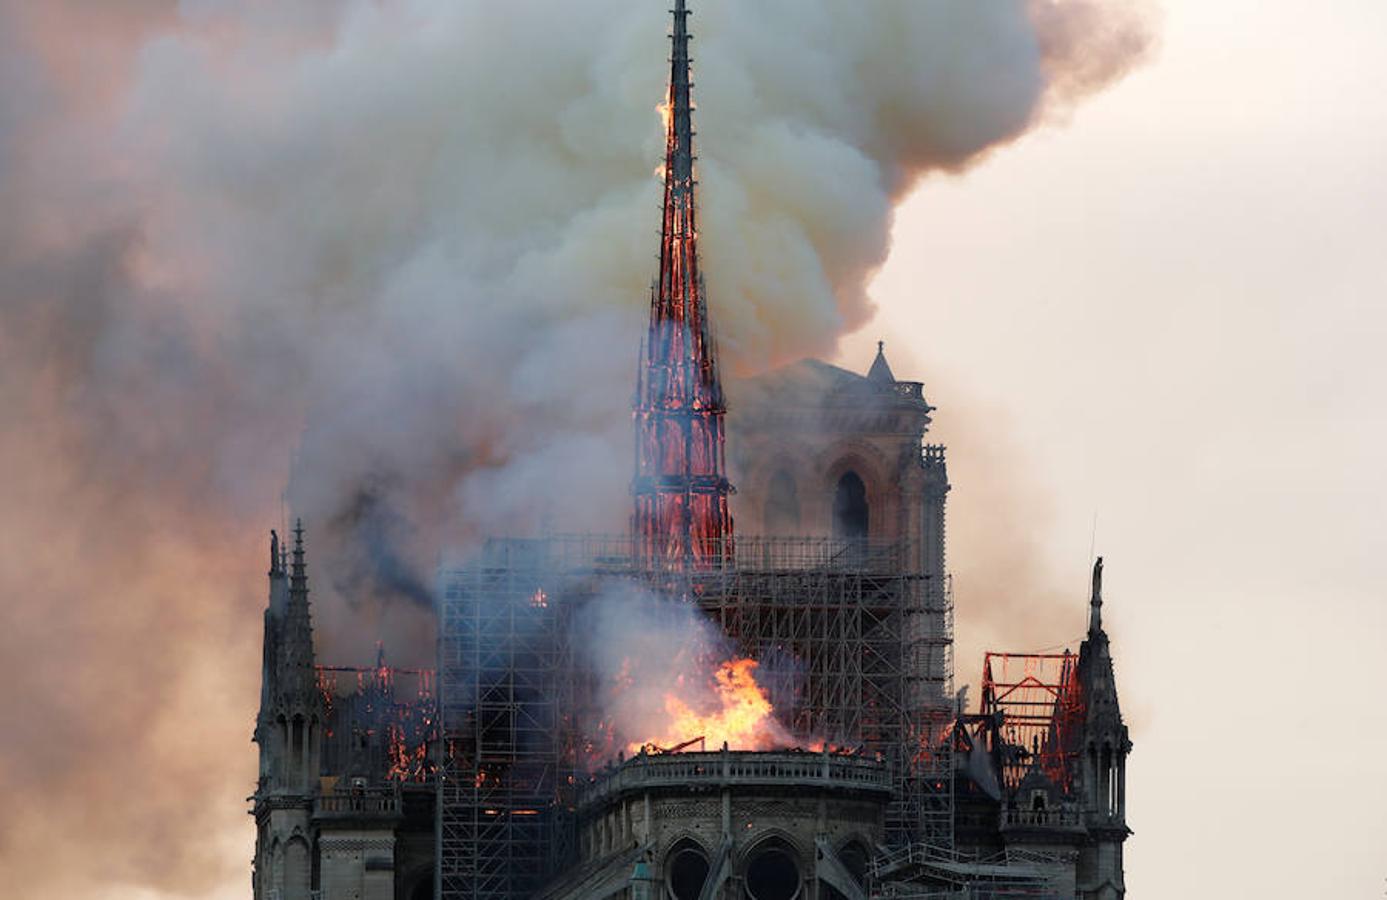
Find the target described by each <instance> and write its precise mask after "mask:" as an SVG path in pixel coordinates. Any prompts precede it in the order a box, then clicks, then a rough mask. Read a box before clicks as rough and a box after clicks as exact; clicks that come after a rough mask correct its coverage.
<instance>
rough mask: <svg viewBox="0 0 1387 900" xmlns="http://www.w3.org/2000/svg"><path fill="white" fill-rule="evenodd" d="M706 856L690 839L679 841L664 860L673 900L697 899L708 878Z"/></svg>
mask: <svg viewBox="0 0 1387 900" xmlns="http://www.w3.org/2000/svg"><path fill="white" fill-rule="evenodd" d="M708 871H709V864H708V856H707V854H705V853H704V852H703V848H702V847H700V846H698V844H696V843H694V842H693V841H690V840H683V841H680V842H679V843H678V844H676V845H675V846H674V849H673V850H671V851H670V854H669V856H668V857H667V859H666V862H665V872H666V879H667V880H668V882H669V892H670V895H671V896H673V897H674V900H698V897H699V895H701V894H702V893H703V884H704V882H706V881H707V880H708Z"/></svg>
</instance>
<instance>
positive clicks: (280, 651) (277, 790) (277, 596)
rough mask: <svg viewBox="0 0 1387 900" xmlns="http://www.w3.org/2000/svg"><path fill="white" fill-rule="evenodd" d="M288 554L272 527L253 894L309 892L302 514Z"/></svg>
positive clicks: (314, 776) (295, 899)
mask: <svg viewBox="0 0 1387 900" xmlns="http://www.w3.org/2000/svg"><path fill="white" fill-rule="evenodd" d="M291 560H292V563H291V566H290V568H289V570H288V571H286V570H285V558H284V553H283V550H282V549H281V547H280V544H279V535H278V534H276V533H275V532H273V531H272V532H270V571H269V578H270V598H269V605H268V608H267V609H266V610H265V638H264V651H263V656H262V658H263V663H262V665H263V671H262V682H261V691H260V714H259V715H258V716H257V718H256V724H255V736H254V740H255V743H256V744H258V745H259V747H260V779H259V784H258V786H257V789H256V792H255V797H254V802H255V807H254V809H253V810H252V814H253V815H254V816H255V820H256V826H257V837H256V854H255V875H254V889H255V897H256V898H257V900H261V898H266V897H272V896H274V897H278V898H279V900H310V897H311V892H312V878H313V867H312V849H313V842H314V837H313V830H312V816H313V804H314V800H315V798H316V797H317V795H318V790H319V788H318V784H319V774H320V769H321V764H320V760H321V757H322V734H323V726H324V722H325V719H326V712H327V711H326V707H325V705H324V702H323V698H322V694H321V692H320V691H319V690H318V681H317V668H316V664H315V659H314V654H313V624H312V617H311V614H310V612H309V607H308V572H307V566H306V563H305V558H304V547H303V523H302V522H299V523H297V524H296V525H295V527H294V549H293V554H292V556H291Z"/></svg>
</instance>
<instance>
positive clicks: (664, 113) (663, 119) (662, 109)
mask: <svg viewBox="0 0 1387 900" xmlns="http://www.w3.org/2000/svg"><path fill="white" fill-rule="evenodd" d="M669 110H670V105H669V99H668V98H666V99H664V100H661V101H660V102H659V103H658V104H656V106H655V112H657V113H659V114H660V125H661V126H663V127H664V129H665V131H666V132H668V131H669Z"/></svg>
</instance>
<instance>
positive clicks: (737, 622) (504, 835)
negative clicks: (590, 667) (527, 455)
mask: <svg viewBox="0 0 1387 900" xmlns="http://www.w3.org/2000/svg"><path fill="white" fill-rule="evenodd" d="M636 549H637V548H636V545H635V544H634V543H633V542H632V541H631V540H630V539H628V538H612V537H600V536H574V537H550V538H543V539H533V540H520V539H515V540H493V541H489V542H488V543H487V544H486V545H485V547H484V548H483V549H482V551H481V552H480V553H479V554H478V555H477V557H476V558H475V559H473V560H470V561H469V562H468V563H467V564H466V565H464V566H462V567H459V568H456V569H445V571H444V573H443V576H442V590H441V592H440V596H441V601H440V610H439V623H440V639H439V696H440V703H441V717H442V727H443V734H444V741H443V747H444V755H445V759H444V761H443V766H442V769H441V777H440V782H439V801H440V802H439V804H438V815H439V823H438V824H439V828H438V835H439V838H438V840H439V844H438V861H439V873H440V893H439V897H440V900H460V898H463V897H466V898H472V900H479V898H497V900H500V898H506V900H511V898H519V897H523V896H528V895H529V894H530V893H533V892H534V890H535V889H536V888H538V886H539V885H540V884H541V883H542V882H543V881H544V880H545V879H546V878H547V877H549V876H550V875H551V874H553V873H554V872H555V871H556V870H557V868H558V867H559V866H561V865H563V864H564V863H565V862H567V861H568V859H569V856H570V852H571V849H572V831H571V812H572V806H573V800H572V785H573V783H574V780H575V778H576V776H577V775H578V774H579V769H580V768H581V765H582V763H583V760H582V759H581V758H582V757H583V756H584V755H585V754H584V753H582V752H581V748H583V747H586V746H589V745H590V744H591V743H593V740H594V737H595V736H594V735H591V734H584V733H582V727H581V723H583V722H584V721H590V719H587V718H586V717H585V716H584V715H583V713H584V711H585V710H586V708H587V706H588V704H589V703H590V702H591V698H590V695H589V694H588V690H587V688H588V687H589V686H590V685H591V680H590V678H589V675H588V673H586V672H584V671H582V670H581V668H580V667H579V666H577V665H576V663H575V661H574V655H573V653H572V648H571V647H570V644H569V637H570V635H571V629H570V622H571V616H572V613H573V611H574V610H575V609H577V608H578V607H579V606H580V605H581V603H582V601H583V600H585V599H587V598H589V597H591V596H593V595H595V594H596V593H597V592H599V591H601V590H604V589H605V588H606V587H608V586H610V585H612V584H613V583H614V582H623V583H627V584H629V583H632V582H634V583H636V584H638V585H640V586H642V587H643V588H644V589H646V590H650V591H652V592H654V593H658V594H662V595H665V596H669V597H672V598H675V599H678V600H680V601H683V602H689V603H694V604H697V605H698V606H699V607H700V608H701V609H702V610H703V611H704V612H705V613H706V614H707V615H708V616H709V618H710V619H711V620H713V621H714V622H716V623H717V624H718V625H719V626H720V627H721V629H722V630H723V632H724V633H725V634H726V635H727V636H728V637H729V638H730V639H731V640H732V641H733V642H734V644H735V645H736V647H737V649H738V652H740V653H741V654H742V655H745V656H749V657H752V658H755V659H758V660H760V661H761V666H762V668H761V673H762V677H763V683H764V686H765V687H766V688H767V690H768V693H769V694H770V696H771V700H772V702H773V704H774V706H775V708H776V710H777V715H778V716H779V717H780V719H781V721H782V722H783V724H785V725H786V726H787V727H788V728H789V729H790V730H791V731H792V732H793V733H794V734H796V735H797V736H802V737H803V738H804V739H805V741H806V742H807V743H808V742H811V741H816V740H819V741H828V742H830V743H832V744H834V745H837V746H839V747H843V748H849V749H858V750H859V751H860V752H863V753H867V754H873V755H874V754H878V753H879V754H881V756H882V757H883V758H884V759H886V760H887V761H888V762H889V763H890V771H891V772H892V778H893V798H894V799H893V801H892V803H891V806H890V807H889V811H888V822H887V826H888V840H889V841H890V842H891V843H893V844H896V845H899V846H907V845H910V844H912V843H915V842H918V841H925V842H928V843H930V844H931V845H937V846H944V847H948V846H951V845H952V838H953V832H952V828H953V793H952V792H953V778H952V757H951V756H950V751H949V742H948V740H947V732H948V728H949V725H950V724H951V722H952V716H953V709H952V692H951V688H952V675H953V673H952V656H951V647H952V627H953V615H952V600H951V597H950V595H949V593H948V591H947V590H946V589H945V588H944V586H943V585H936V584H934V583H932V581H931V580H930V579H929V578H928V577H926V576H925V575H923V574H920V573H915V572H910V571H907V560H908V556H907V554H906V547H905V545H903V544H900V543H889V544H887V543H881V544H877V543H867V542H862V541H844V540H833V539H826V538H825V539H820V538H746V537H740V538H738V541H737V548H736V555H735V560H736V561H735V562H731V561H730V560H731V559H732V558H733V557H732V554H731V553H730V551H729V552H728V553H726V554H719V556H718V558H722V559H726V560H729V562H728V563H727V564H725V565H723V566H721V567H719V568H716V569H707V570H700V571H693V572H688V571H677V570H670V569H660V570H651V569H648V568H646V567H645V566H644V565H643V564H642V563H641V562H640V560H641V557H640V555H639V554H638V553H637V552H636Z"/></svg>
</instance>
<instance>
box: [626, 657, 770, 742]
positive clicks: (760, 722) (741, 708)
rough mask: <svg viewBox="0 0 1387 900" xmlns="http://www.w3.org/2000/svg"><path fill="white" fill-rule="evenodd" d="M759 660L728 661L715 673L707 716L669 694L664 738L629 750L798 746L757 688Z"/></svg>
mask: <svg viewBox="0 0 1387 900" xmlns="http://www.w3.org/2000/svg"><path fill="white" fill-rule="evenodd" d="M756 666H757V663H756V661H755V660H753V659H732V660H727V661H726V662H724V663H722V664H721V665H720V666H718V668H717V670H716V671H715V672H714V673H713V683H712V685H711V688H712V699H713V701H714V704H713V705H712V706H711V708H709V705H708V704H707V703H700V704H698V705H699V706H702V707H703V708H704V710H707V711H703V712H701V711H700V710H699V709H697V708H695V706H694V705H691V703H690V701H689V700H687V699H685V697H684V696H681V695H680V693H676V692H674V691H670V692H668V693H666V694H665V698H664V708H665V712H666V713H667V714H668V721H667V722H666V724H665V725H664V727H663V728H662V730H661V731H660V732H659V734H658V735H656V736H654V737H652V738H650V739H649V740H646V741H642V742H637V743H633V744H631V745H629V747H628V749H629V750H630V751H631V752H632V753H635V752H638V751H640V750H641V749H645V750H647V751H653V750H661V749H671V748H680V747H682V746H687V745H689V744H691V743H694V742H698V741H699V740H700V739H702V742H703V744H704V745H705V746H708V747H721V746H722V745H723V743H726V744H727V746H728V747H729V748H730V749H732V750H772V749H775V748H777V747H785V746H789V745H791V744H793V743H794V741H793V739H792V738H791V737H790V735H789V733H788V732H787V731H786V730H785V728H784V726H782V725H781V724H780V723H779V722H778V721H776V719H775V715H774V710H773V708H772V707H771V701H770V699H769V698H768V697H767V696H766V692H765V691H764V690H763V689H762V688H761V686H760V685H759V684H757V683H756Z"/></svg>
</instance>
